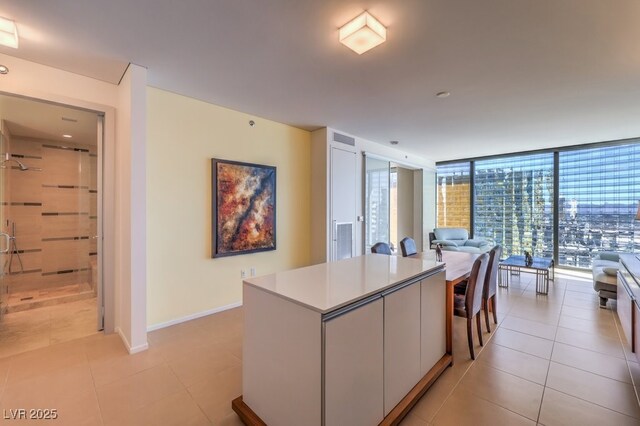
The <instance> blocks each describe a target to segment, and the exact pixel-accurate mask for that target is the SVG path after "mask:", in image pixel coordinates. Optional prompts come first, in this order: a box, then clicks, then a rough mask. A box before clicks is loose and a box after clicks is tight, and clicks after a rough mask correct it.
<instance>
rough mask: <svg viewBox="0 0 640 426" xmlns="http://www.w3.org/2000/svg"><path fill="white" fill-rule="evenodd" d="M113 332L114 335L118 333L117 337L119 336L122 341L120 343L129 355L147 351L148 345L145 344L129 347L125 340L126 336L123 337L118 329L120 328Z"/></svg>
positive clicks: (129, 344)
mask: <svg viewBox="0 0 640 426" xmlns="http://www.w3.org/2000/svg"><path fill="white" fill-rule="evenodd" d="M115 331H116V333H118V336H120V339H122V343H124V346H125V348H126V349H127V352H129V354H130V355H132V354H136V353H138V352H142V351H146V350H147V349H149V343H146V342H145V344H144V345H138V346H135V347H131V343H129V340H128V339H127V336H125V335H124V333H123V332H122V329H120V327H117V328H116V330H115Z"/></svg>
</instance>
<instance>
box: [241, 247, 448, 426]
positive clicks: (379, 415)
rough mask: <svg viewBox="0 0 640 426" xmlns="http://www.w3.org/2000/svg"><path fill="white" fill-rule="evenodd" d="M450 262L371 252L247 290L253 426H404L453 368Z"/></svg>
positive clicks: (244, 401) (247, 418)
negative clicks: (449, 323)
mask: <svg viewBox="0 0 640 426" xmlns="http://www.w3.org/2000/svg"><path fill="white" fill-rule="evenodd" d="M445 290H446V289H445V274H444V264H442V263H439V262H435V261H433V260H423V259H408V258H402V257H398V256H385V255H379V254H370V255H366V256H359V257H355V258H351V259H346V260H342V261H338V262H330V263H324V264H320V265H314V266H310V267H306V268H300V269H295V270H291V271H285V272H280V273H276V274H271V275H267V276H263V277H258V278H252V279H249V280H245V281H244V283H243V305H244V317H245V318H244V342H243V379H242V380H243V395H242V396H240V397H238V398H236V399H235V400H234V401H233V403H232V405H233V409H234V410H235V411H236V413H238V415H239V416H240V418H241V419H242V421H243V422H244V423H245V424H251V425H254V424H256V425H257V424H268V425H327V426H330V425H354V426H355V425H376V424H397V423H399V421H400V420H401V419H402V417H404V416H405V415H406V414H407V412H408V411H409V410H410V409H411V407H412V406H413V404H415V402H417V400H418V399H419V398H420V397H421V396H422V395H423V394H424V392H425V391H426V390H427V389H428V387H429V386H430V385H431V384H432V383H433V382H434V381H435V380H436V379H437V377H438V376H439V375H440V374H441V373H442V372H443V371H444V370H445V369H446V368H447V367H448V366H449V365H451V362H452V357H451V355H450V354H448V353H447V352H446V340H447V336H446V330H447V328H446V315H445V305H446V304H445V301H446V296H445Z"/></svg>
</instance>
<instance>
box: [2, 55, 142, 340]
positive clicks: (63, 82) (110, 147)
mask: <svg viewBox="0 0 640 426" xmlns="http://www.w3.org/2000/svg"><path fill="white" fill-rule="evenodd" d="M0 64H3V65H5V66H7V67H8V68H9V74H6V75H0V92H3V93H6V94H15V95H20V96H25V97H29V98H34V99H40V100H45V101H49V102H54V103H59V104H64V105H69V106H73V107H78V108H84V109H88V110H92V111H96V112H102V113H104V150H103V161H104V182H103V184H104V185H103V201H104V211H103V216H104V217H103V224H104V226H103V265H102V268H101V269H102V275H103V282H104V287H105V296H104V297H105V309H106V312H105V332H112V331H114V329H115V324H118V325H119V326H120V329H121V330H122V332H123V333H122V334H125V335H128V336H136V338H139V336H138V334H136V333H133V332H132V330H140V329H146V325H145V324H144V323H143V324H140V318H139V316H138V315H135V316H133V317H131V320H128V321H123V320H122V318H121V315H122V313H123V310H122V309H121V308H122V306H121V304H122V300H123V298H124V297H125V296H124V295H125V294H128V293H131V292H132V289H131V287H130V286H128V284H126V283H125V284H124V285H122V286H120V288H119V297H118V298H116V297H115V288H116V282H117V280H118V279H119V277H121V273H120V271H119V270H117V265H116V238H117V231H116V229H118V228H120V227H121V225H120V224H119V223H117V220H118V219H117V218H116V214H115V213H116V194H121V193H123V192H128V191H131V185H132V182H131V181H130V180H126V179H119V180H118V181H117V182H116V175H118V174H119V173H120V172H121V171H122V170H121V167H120V164H119V163H117V162H116V151H118V150H121V149H124V150H125V151H126V150H127V149H130V147H129V143H130V142H131V141H132V140H138V139H139V138H140V135H139V132H138V134H137V135H136V136H135V137H134V138H124V137H121V138H120V139H119V138H117V137H116V131H117V133H119V134H120V135H121V136H123V135H125V134H127V132H128V131H129V132H130V131H131V129H129V130H126V126H125V127H122V126H123V124H124V115H121V119H120V120H116V112H117V111H118V110H119V109H123V108H125V107H126V105H125V104H126V101H124V99H123V97H122V95H121V91H120V89H119V88H118V86H116V85H113V84H110V83H105V82H103V81H99V80H95V79H92V78H89V77H85V76H81V75H77V74H73V73H70V72H67V71H63V70H59V69H56V68H52V67H48V66H45V65H40V64H36V63H34V62H30V61H25V60H23V59H19V58H15V57H13V56H9V55H4V54H0ZM141 83H142V82H141V79H140V78H133V79H132V80H131V84H130V85H129V86H130V87H129V88H128V89H125V90H130V91H131V92H132V93H133V92H136V93H137V92H139V91H140V90H141V88H140V87H139V86H140V84H141ZM145 84H146V82H145ZM142 90H145V88H144V86H143V87H142ZM132 102H134V98H132ZM133 109H139V106H138V107H137V108H133ZM136 123H137V124H136V125H140V124H142V125H144V123H145V122H144V114H143V117H142V121H139V120H136ZM133 177H134V178H135V176H133ZM121 206H122V207H123V208H121V209H120V210H119V211H118V213H119V215H118V216H117V217H118V218H119V219H120V220H122V219H123V218H127V217H129V215H130V214H131V212H130V211H128V210H127V205H121ZM127 244H128V243H127V242H126V241H124V242H122V243H121V245H120V247H119V248H123V247H125V248H126V247H127ZM138 296H140V295H138ZM132 302H133V304H132V305H131V309H130V310H131V311H136V310H137V309H143V310H144V306H145V304H146V301H143V300H140V297H137V298H136V299H132ZM144 340H145V342H146V336H145V337H144ZM128 349H129V350H131V349H132V348H131V347H130V346H129V347H128Z"/></svg>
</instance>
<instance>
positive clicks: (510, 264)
mask: <svg viewBox="0 0 640 426" xmlns="http://www.w3.org/2000/svg"><path fill="white" fill-rule="evenodd" d="M524 259H525V257H524V256H520V255H515V254H514V255H511V256H509V257H507V258H506V259H504V260H502V261H501V262H500V264H499V265H498V269H499V270H500V274H499V279H498V285H499V286H500V287H503V288H508V287H509V277H510V276H520V272H528V273H532V274H536V293H538V294H548V293H549V281H552V280H553V279H554V277H555V266H554V264H553V259H550V258H546V257H534V258H533V263H531V265H527V264H526V263H525V261H524Z"/></svg>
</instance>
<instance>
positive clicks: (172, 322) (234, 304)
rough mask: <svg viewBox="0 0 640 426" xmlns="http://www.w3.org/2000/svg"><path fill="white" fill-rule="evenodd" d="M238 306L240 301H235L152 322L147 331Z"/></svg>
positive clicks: (240, 304)
mask: <svg viewBox="0 0 640 426" xmlns="http://www.w3.org/2000/svg"><path fill="white" fill-rule="evenodd" d="M240 306H242V302H236V303H232V304H230V305H225V306H220V307H218V308H213V309H208V310H206V311H202V312H196V313H195V314H191V315H187V316H185V317H182V318H176V319H173V320H171V321H166V322H160V323H158V324H153V325H150V326H149V327H147V332H149V331H154V330H159V329H161V328H165V327H171V326H172V325H176V324H180V323H182V322H187V321H191V320H194V319H197V318H201V317H206V316H207V315H211V314H217V313H218V312H222V311H227V310H229V309H233V308H238V307H240Z"/></svg>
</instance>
